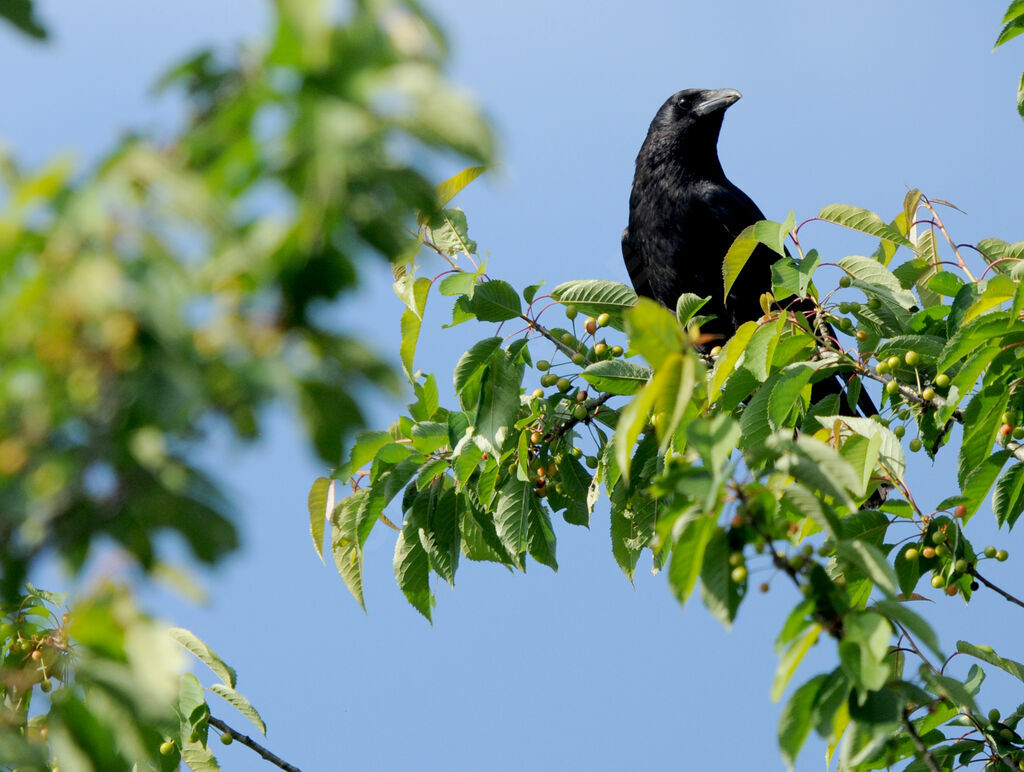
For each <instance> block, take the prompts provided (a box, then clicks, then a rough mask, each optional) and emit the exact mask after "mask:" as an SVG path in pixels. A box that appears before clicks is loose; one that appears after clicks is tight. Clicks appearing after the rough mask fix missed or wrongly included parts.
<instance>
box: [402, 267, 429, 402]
mask: <svg viewBox="0 0 1024 772" xmlns="http://www.w3.org/2000/svg"><path fill="white" fill-rule="evenodd" d="M429 290H430V280H429V279H416V281H415V282H413V284H412V306H411V307H408V308H406V310H405V311H403V312H402V319H401V322H400V328H401V333H402V342H401V345H400V346H399V354H400V356H401V360H402V368H403V369H404V370H405V374H406V376H407V377H408V378H409V381H410V382H414V381H415V379H414V378H413V360H414V359H415V356H416V344H417V342H418V341H419V337H420V328H421V327H422V326H423V312H424V310H425V308H426V304H427V292H428V291H429Z"/></svg>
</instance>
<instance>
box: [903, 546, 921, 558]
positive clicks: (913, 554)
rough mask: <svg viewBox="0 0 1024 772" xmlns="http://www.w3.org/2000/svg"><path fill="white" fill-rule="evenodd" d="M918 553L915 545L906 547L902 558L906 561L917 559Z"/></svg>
mask: <svg viewBox="0 0 1024 772" xmlns="http://www.w3.org/2000/svg"><path fill="white" fill-rule="evenodd" d="M918 555H920V553H919V552H918V551H917V547H907V551H906V552H904V553H903V559H904V560H908V561H914V560H917V558H918Z"/></svg>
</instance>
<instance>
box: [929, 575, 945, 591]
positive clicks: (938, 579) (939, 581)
mask: <svg viewBox="0 0 1024 772" xmlns="http://www.w3.org/2000/svg"><path fill="white" fill-rule="evenodd" d="M945 586H946V580H945V579H943V578H942V576H941V575H940V574H935V575H934V576H932V587H934V588H935V589H936V590H938V589H939V588H941V587H945Z"/></svg>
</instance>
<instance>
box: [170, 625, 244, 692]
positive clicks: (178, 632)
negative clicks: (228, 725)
mask: <svg viewBox="0 0 1024 772" xmlns="http://www.w3.org/2000/svg"><path fill="white" fill-rule="evenodd" d="M167 632H168V633H170V635H171V637H172V638H173V639H174V640H176V641H177V642H178V643H179V644H181V646H182V647H183V648H185V649H187V650H188V651H189V652H190V653H191V654H192V655H193V656H195V658H196V659H198V660H199V661H200V662H202V663H203V664H204V665H206V666H207V667H208V668H210V670H212V671H213V673H214V675H216V676H217V678H219V679H220V680H221V681H223V682H224V683H225V684H227V685H228V686H230V687H231V688H234V686H235V682H236V681H237V680H238V674H237V673H236V672H235V669H234V668H233V667H231V666H230V665H228V664H227V663H226V662H224V660H222V659H221V658H220V657H218V656H217V654H216V653H215V652H214V651H213V649H211V648H210V647H209V646H207V645H206V644H205V643H204V642H203V641H202V640H200V639H199V637H198V636H197V635H196V634H195V633H193V632H192V631H191V630H186V629H185V628H184V627H170V628H168V629H167Z"/></svg>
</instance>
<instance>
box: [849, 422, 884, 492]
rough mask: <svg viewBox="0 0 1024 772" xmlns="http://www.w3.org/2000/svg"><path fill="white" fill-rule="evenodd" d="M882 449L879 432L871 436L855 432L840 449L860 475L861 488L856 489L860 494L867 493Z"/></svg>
mask: <svg viewBox="0 0 1024 772" xmlns="http://www.w3.org/2000/svg"><path fill="white" fill-rule="evenodd" d="M881 449H882V437H881V435H878V434H875V435H872V436H871V437H862V436H861V435H859V434H853V435H851V436H850V437H848V438H847V439H846V442H844V443H843V446H842V447H841V448H840V449H839V452H840V454H841V455H842V457H843V458H844V459H846V461H847V462H849V464H850V466H852V467H853V469H854V471H855V472H857V473H858V474H859V475H860V489H859V490H857V491H855V493H856V494H857V495H858V496H864V495H865V494H867V490H868V486H869V485H870V484H871V475H872V473H873V472H874V471H875V464H877V463H878V456H879V452H880V451H881Z"/></svg>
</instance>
